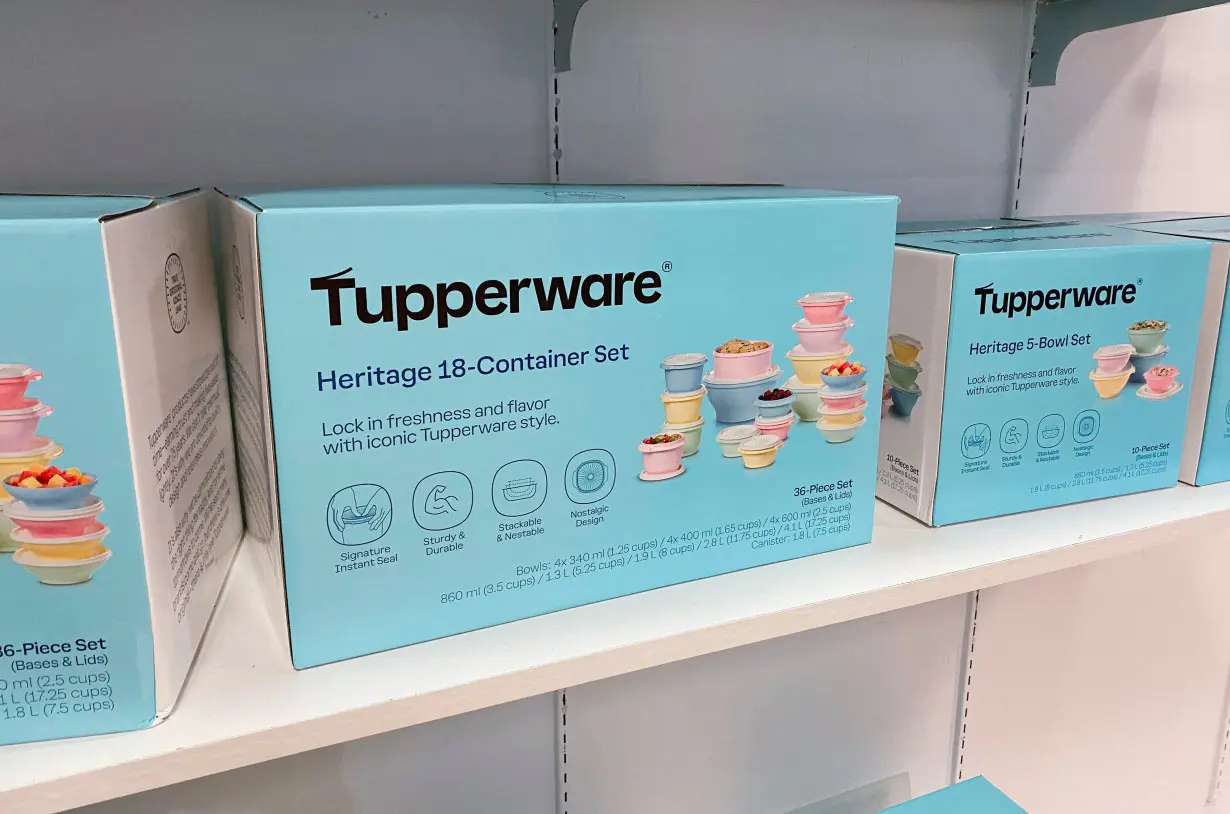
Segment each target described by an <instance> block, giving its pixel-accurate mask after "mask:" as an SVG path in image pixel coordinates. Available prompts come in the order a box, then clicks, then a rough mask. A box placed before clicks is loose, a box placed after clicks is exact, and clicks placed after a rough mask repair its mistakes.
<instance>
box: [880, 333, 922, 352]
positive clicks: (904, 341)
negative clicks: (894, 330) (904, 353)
mask: <svg viewBox="0 0 1230 814" xmlns="http://www.w3.org/2000/svg"><path fill="white" fill-rule="evenodd" d="M888 341H889V342H896V343H897V344H898V345H905V346H906V347H907V348H918V349H920V350H921V349H922V342H919V341H918V340H917V339H915V338H914V337H912V336H910V335H909V334H893V335H892V336H890V337H889V338H888Z"/></svg>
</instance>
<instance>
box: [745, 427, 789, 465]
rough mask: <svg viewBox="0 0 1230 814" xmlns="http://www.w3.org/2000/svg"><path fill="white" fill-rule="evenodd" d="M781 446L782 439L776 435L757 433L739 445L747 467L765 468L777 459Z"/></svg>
mask: <svg viewBox="0 0 1230 814" xmlns="http://www.w3.org/2000/svg"><path fill="white" fill-rule="evenodd" d="M781 448H782V442H781V439H780V438H778V437H777V436H776V435H757V436H755V437H754V438H749V439H748V440H746V441H744V442H743V443H742V444H740V445H739V454H740V455H742V456H743V466H744V467H746V468H747V469H764V468H765V467H766V466H771V465H772V464H773V462H774V461H775V460H777V451H778V450H779V449H781Z"/></svg>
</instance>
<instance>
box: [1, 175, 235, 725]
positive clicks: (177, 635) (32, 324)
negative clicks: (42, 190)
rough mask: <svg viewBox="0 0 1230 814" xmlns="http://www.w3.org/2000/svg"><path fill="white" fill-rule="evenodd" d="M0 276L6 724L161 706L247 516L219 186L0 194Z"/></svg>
mask: <svg viewBox="0 0 1230 814" xmlns="http://www.w3.org/2000/svg"><path fill="white" fill-rule="evenodd" d="M0 291H2V292H3V303H4V333H3V338H0V743H5V744H8V743H19V742H25V741H38V740H48V739H52V738H63V737H70V736H77V735H93V734H101V733H107V732H118V731H124V730H130V729H139V728H141V727H146V726H150V725H151V724H153V723H155V722H156V721H158V720H161V719H162V718H164V717H165V716H166V715H167V714H169V712H170V710H171V708H172V706H173V705H174V703H175V700H176V698H177V697H178V695H179V691H180V688H181V687H182V686H183V683H184V680H185V678H186V676H187V673H188V669H189V667H190V665H191V664H192V660H193V658H194V656H195V654H196V650H197V645H198V644H199V642H200V640H201V637H202V635H203V634H204V631H205V627H206V625H207V624H208V622H209V618H210V615H211V613H212V611H213V609H214V605H215V602H216V600H217V597H218V594H219V591H220V590H221V586H222V582H223V580H224V578H225V576H226V572H227V569H228V567H229V566H230V562H231V559H232V555H233V554H234V551H235V550H236V548H237V547H238V544H239V538H240V535H241V533H242V528H241V518H240V507H239V490H238V484H237V482H236V471H235V460H234V447H233V444H232V430H231V421H230V411H229V409H228V408H227V405H228V402H229V398H228V395H227V386H226V363H225V358H224V355H223V348H222V329H221V325H220V323H219V319H218V316H219V315H218V311H219V308H218V297H217V286H216V282H215V276H214V266H213V258H212V256H211V254H210V247H209V221H208V213H207V208H206V200H205V198H204V197H203V196H201V195H199V194H186V195H182V196H176V197H172V198H167V199H151V198H137V197H97V196H30V197H26V196H16V195H3V196H0ZM48 465H55V466H57V467H58V468H59V469H64V470H67V469H70V468H75V469H79V470H81V471H82V472H83V473H85V474H87V475H89V476H91V478H92V480H91V482H90V483H88V484H86V485H79V486H76V487H72V488H58V489H51V488H47V489H34V488H24V489H23V488H22V487H20V486H17V487H14V486H12V484H11V483H3V480H7V479H8V478H10V477H18V478H20V477H21V473H22V471H23V470H29V469H31V468H32V467H43V466H48ZM10 497H12V498H19V499H10ZM52 522H55V523H59V524H60V527H59V528H58V529H57V528H52V527H50V526H49V525H48V524H49V523H52ZM66 524H68V525H66ZM69 525H72V526H75V527H76V528H69Z"/></svg>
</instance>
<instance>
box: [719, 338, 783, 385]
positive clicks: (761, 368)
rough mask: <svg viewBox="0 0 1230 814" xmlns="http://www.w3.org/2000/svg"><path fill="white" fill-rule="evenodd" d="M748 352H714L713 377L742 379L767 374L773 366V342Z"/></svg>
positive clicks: (726, 379)
mask: <svg viewBox="0 0 1230 814" xmlns="http://www.w3.org/2000/svg"><path fill="white" fill-rule="evenodd" d="M767 344H768V347H765V348H761V349H760V350H755V351H748V352H747V353H720V352H718V351H714V352H713V378H714V379H717V380H720V381H742V380H744V379H754V378H756V377H758V376H764V375H766V374H767V373H768V372H769V370H770V368H772V367H773V343H772V342H769V343H767Z"/></svg>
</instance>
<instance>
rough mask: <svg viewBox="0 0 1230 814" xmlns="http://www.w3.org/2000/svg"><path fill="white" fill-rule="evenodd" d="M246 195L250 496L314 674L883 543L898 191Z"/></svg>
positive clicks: (237, 384) (242, 222) (235, 235)
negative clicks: (879, 400) (880, 410)
mask: <svg viewBox="0 0 1230 814" xmlns="http://www.w3.org/2000/svg"><path fill="white" fill-rule="evenodd" d="M223 209H224V211H225V212H227V213H228V214H227V217H225V218H224V219H223V221H222V224H221V228H222V249H223V252H224V253H229V254H230V256H231V259H232V267H231V272H230V273H229V274H224V275H223V277H224V280H225V282H226V286H225V288H226V295H225V297H226V310H227V319H226V322H227V325H228V338H229V345H230V349H231V354H232V359H231V379H232V388H233V390H234V392H235V400H236V401H235V413H236V416H237V425H238V442H239V448H240V452H239V454H240V458H241V460H242V466H241V483H242V486H243V490H244V494H245V501H244V503H245V511H246V513H247V520H248V525H249V529H250V534H251V535H252V536H253V537H254V538H256V539H260V540H263V541H265V543H266V544H267V551H268V556H267V557H264V558H263V561H264V562H266V563H267V564H268V566H269V569H268V570H269V572H270V574H271V575H272V577H273V579H274V581H275V583H276V585H277V586H278V590H277V597H278V598H279V599H281V598H282V597H283V596H284V599H285V612H286V613H287V614H288V620H287V622H288V626H289V632H290V643H291V652H292V657H293V661H294V664H295V666H296V667H299V668H303V667H310V666H314V665H318V664H322V663H326V662H331V661H337V660H339V659H345V658H350V657H354V656H359V655H363V654H366V653H372V652H375V651H380V650H385V649H389V648H394V647H399V646H402V645H407V644H413V643H416V642H422V641H426V640H429V639H435V638H438V637H441V636H448V635H451V634H455V633H460V632H463V631H468V630H475V629H478V628H482V627H487V626H491V625H495V624H500V623H503V622H507V621H510V620H514V619H522V618H526V617H530V616H536V615H539V614H543V613H547V612H550V611H554V610H559V609H563V608H569V607H574V606H577V605H582V604H586V603H590V602H596V601H599V600H603V599H609V598H612V597H617V596H623V595H626V594H631V593H636V592H639V591H644V590H648V589H651V588H657V587H660V586H665V585H671V584H674V583H679V582H684V581H688V580H693V579H698V578H701V577H707V576H711V575H715V574H722V573H726V572H730V571H735V570H739V569H743V568H749V567H753V566H757V565H762V564H765V563H772V562H778V561H781V560H788V559H792V558H796V557H802V556H805V555H809V554H815V553H819V552H823V551H830V550H833V549H838V548H844V547H848V546H852V545H858V544H861V543H866V542H868V541H869V540H870V539H871V526H872V512H873V500H874V482H875V481H874V479H875V474H876V467H875V456H876V449H877V445H878V434H879V427H878V423H879V422H877V421H875V405H874V404H873V405H872V406H871V407H870V408H868V402H867V399H866V393H867V392H869V390H871V388H869V387H867V382H868V381H870V382H872V383H873V384H874V383H875V382H878V381H879V380H880V379H881V378H882V377H883V375H884V362H883V358H882V354H881V353H879V348H880V345H881V344H882V342H883V337H884V335H885V333H886V330H887V317H888V296H889V280H890V273H891V265H892V235H893V227H894V220H895V214H896V199H895V198H891V197H883V196H866V195H850V194H843V193H830V192H820V191H810V190H792V189H783V188H773V187H703V186H702V187H597V188H581V187H550V186H516V185H501V186H487V187H423V188H403V189H397V188H389V189H352V190H333V191H330V190H317V191H303V192H284V193H270V194H257V195H242V196H239V195H236V196H231V197H228V198H227V199H226V200H225V202H224V206H223ZM843 363H845V364H844V365H843ZM856 363H861V365H862V366H859V365H858V364H856ZM826 371H828V373H826ZM829 373H832V374H833V375H829ZM786 391H789V392H786ZM871 392H874V390H871ZM283 586H284V594H283V592H282V587H283Z"/></svg>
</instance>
